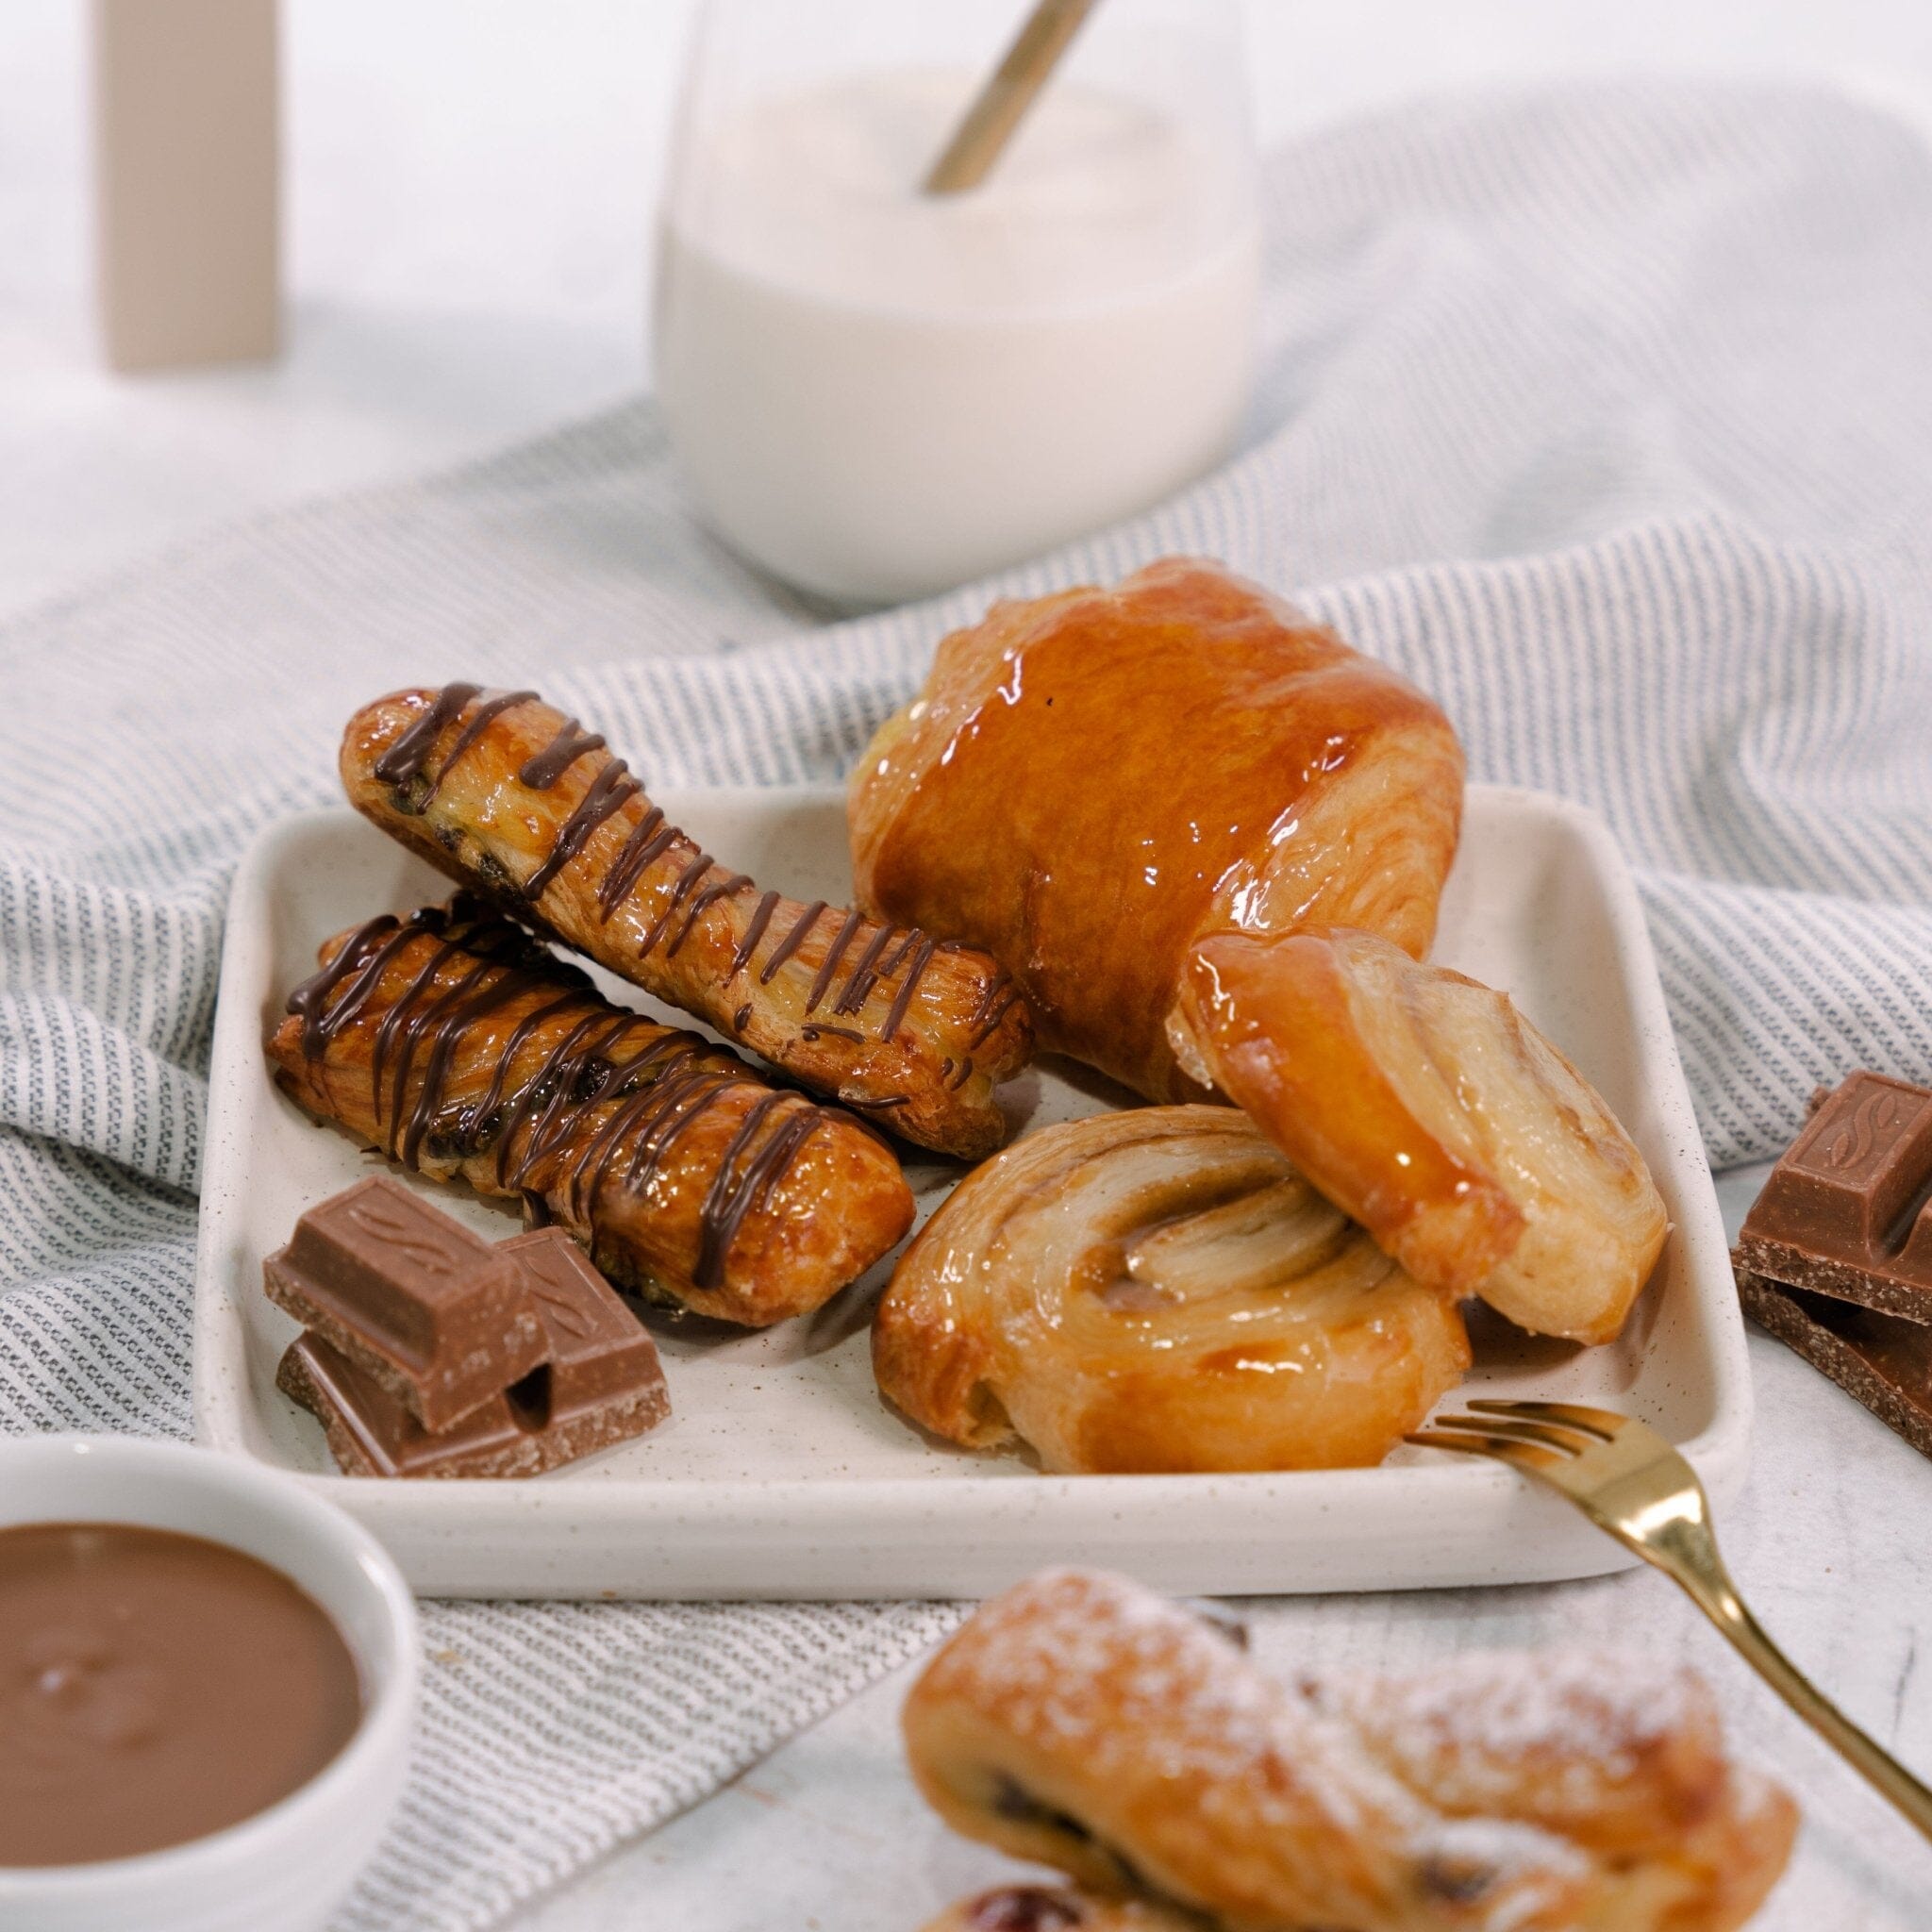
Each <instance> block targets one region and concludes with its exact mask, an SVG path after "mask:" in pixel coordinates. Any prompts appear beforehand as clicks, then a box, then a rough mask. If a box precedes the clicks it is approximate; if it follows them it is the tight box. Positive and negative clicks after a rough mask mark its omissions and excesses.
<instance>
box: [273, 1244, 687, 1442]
mask: <svg viewBox="0 0 1932 1932" xmlns="http://www.w3.org/2000/svg"><path fill="white" fill-rule="evenodd" d="M495 1253H496V1255H497V1257H500V1259H501V1260H502V1263H503V1265H504V1267H505V1269H506V1270H507V1271H508V1274H510V1275H511V1277H512V1278H513V1279H514V1281H515V1283H516V1286H517V1291H518V1293H519V1295H520V1296H521V1297H523V1298H525V1306H526V1307H529V1308H531V1309H532V1310H534V1315H533V1319H535V1320H537V1321H539V1322H540V1323H541V1328H542V1333H543V1340H544V1352H545V1355H546V1357H547V1360H546V1362H545V1364H544V1366H542V1367H541V1368H539V1369H537V1370H535V1371H534V1372H533V1373H531V1374H527V1375H525V1376H522V1377H521V1378H519V1379H518V1380H517V1381H515V1382H514V1383H513V1384H510V1385H508V1386H504V1385H502V1384H499V1385H498V1387H497V1389H496V1390H495V1391H493V1392H492V1393H491V1396H490V1398H489V1399H488V1400H487V1401H485V1402H484V1403H482V1404H481V1405H479V1406H478V1407H475V1408H474V1409H473V1410H471V1411H470V1413H468V1414H467V1415H465V1416H464V1417H462V1418H461V1420H460V1421H458V1422H457V1423H456V1424H453V1425H451V1426H450V1427H447V1428H443V1429H439V1430H433V1431H432V1430H429V1429H425V1427H424V1426H423V1424H421V1423H420V1422H419V1421H418V1420H417V1419H416V1418H415V1417H414V1416H412V1415H411V1414H410V1413H409V1412H408V1410H407V1409H406V1408H405V1407H403V1406H402V1404H401V1403H399V1402H397V1401H396V1400H395V1399H394V1398H393V1396H391V1394H390V1393H389V1391H387V1390H386V1389H384V1388H383V1387H382V1386H381V1385H380V1384H379V1383H378V1382H376V1381H375V1379H374V1378H373V1377H372V1376H370V1375H368V1374H365V1373H363V1371H362V1370H361V1368H359V1367H358V1365H357V1363H355V1362H353V1361H351V1360H350V1359H349V1358H348V1357H346V1356H344V1355H343V1354H341V1352H340V1351H339V1350H337V1349H335V1348H332V1347H331V1346H330V1345H329V1343H328V1342H327V1341H325V1340H323V1339H322V1338H321V1337H320V1336H317V1335H312V1334H311V1335H304V1336H302V1337H301V1338H299V1339H298V1340H297V1341H294V1342H293V1343H291V1346H290V1348H289V1350H288V1352H287V1354H286V1355H284V1356H283V1357H282V1363H281V1368H280V1371H279V1373H278V1374H277V1375H276V1378H275V1379H276V1380H277V1382H278V1383H279V1384H280V1386H281V1388H282V1390H283V1392H284V1393H286V1394H287V1395H289V1396H290V1397H291V1399H292V1400H294V1401H295V1402H298V1403H300V1404H301V1406H302V1407H304V1408H306V1409H308V1410H309V1411H310V1413H311V1414H313V1415H314V1416H315V1417H316V1419H317V1420H318V1421H319V1422H320V1423H321V1424H322V1425H323V1430H324V1432H325V1435H326V1436H327V1438H328V1445H329V1451H330V1454H331V1455H333V1456H334V1457H335V1459H336V1463H337V1466H338V1467H339V1468H341V1470H342V1471H343V1472H344V1473H345V1474H349V1475H362V1476H419V1477H420V1476H444V1477H447V1476H499V1477H500V1476H529V1475H541V1474H543V1472H544V1471H546V1470H550V1469H555V1468H557V1467H558V1465H560V1464H562V1463H565V1462H571V1461H575V1459H576V1458H577V1457H582V1456H589V1455H591V1454H592V1453H594V1452H595V1451H597V1450H599V1449H607V1448H609V1447H610V1446H612V1445H613V1444H615V1443H618V1442H623V1441H630V1440H631V1439H632V1438H634V1437H637V1436H641V1435H643V1434H644V1433H645V1432H646V1431H647V1430H650V1429H653V1428H655V1427H656V1426H657V1425H658V1424H659V1423H660V1422H662V1421H663V1420H664V1418H665V1417H666V1416H667V1415H669V1414H670V1412H671V1400H670V1397H669V1395H668V1394H667V1392H666V1391H665V1387H664V1372H663V1369H662V1366H661V1365H660V1364H659V1362H658V1348H657V1344H656V1343H655V1342H654V1341H652V1340H651V1338H650V1336H649V1334H647V1333H646V1332H645V1330H644V1329H643V1328H642V1327H641V1325H640V1324H639V1323H638V1321H637V1319H636V1317H635V1316H633V1315H632V1314H631V1312H630V1310H629V1309H627V1308H626V1307H625V1306H624V1304H623V1303H622V1302H620V1301H619V1300H618V1298H617V1296H616V1295H615V1294H614V1293H612V1291H611V1290H610V1288H609V1285H608V1283H607V1282H606V1281H605V1280H604V1278H603V1276H602V1275H600V1274H598V1273H597V1271H596V1270H595V1269H594V1268H592V1267H591V1264H590V1263H589V1262H588V1261H587V1260H585V1259H584V1257H583V1256H582V1254H581V1253H579V1251H578V1249H577V1247H576V1244H575V1242H574V1241H571V1239H570V1237H569V1236H568V1235H566V1234H564V1233H563V1232H562V1231H561V1230H560V1229H558V1228H544V1229H541V1230H539V1231H538V1232H536V1233H533V1234H525V1235H519V1236H517V1237H516V1238H515V1239H514V1240H512V1241H503V1242H501V1243H499V1244H498V1246H497V1248H496V1250H495Z"/></svg>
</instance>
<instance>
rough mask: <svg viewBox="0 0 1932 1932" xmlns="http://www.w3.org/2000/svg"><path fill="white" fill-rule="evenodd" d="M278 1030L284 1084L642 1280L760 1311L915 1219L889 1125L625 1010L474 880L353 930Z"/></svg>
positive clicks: (722, 1311) (755, 1314)
mask: <svg viewBox="0 0 1932 1932" xmlns="http://www.w3.org/2000/svg"><path fill="white" fill-rule="evenodd" d="M322 961H323V964H322V970H321V971H320V972H319V973H317V974H315V976H314V977H313V978H311V979H308V980H306V981H304V983H303V984H302V985H301V986H299V987H297V988H296V989H295V991H293V992H292V993H291V995H290V998H289V1017H288V1018H287V1019H285V1020H284V1021H283V1022H282V1023H281V1024H280V1025H278V1026H277V1027H276V1028H275V1033H274V1034H273V1036H272V1037H271V1038H270V1040H269V1041H268V1055H269V1058H270V1059H271V1060H272V1061H273V1062H274V1063H275V1067H276V1068H277V1070H278V1076H279V1079H280V1082H281V1084H282V1086H283V1088H284V1089H285V1090H286V1091H288V1092H289V1093H290V1094H291V1096H292V1097H293V1098H294V1100H295V1101H296V1102H297V1103H298V1104H299V1105H300V1106H302V1107H304V1108H307V1109H308V1111H309V1112H310V1113H312V1114H315V1115H318V1116H319V1117H321V1118H322V1119H324V1120H328V1121H333V1122H335V1123H337V1124H339V1125H341V1126H344V1127H346V1128H348V1129H349V1130H350V1131H351V1132H352V1133H354V1134H356V1135H357V1136H358V1138H360V1139H362V1140H364V1141H369V1142H372V1143H373V1144H375V1146H377V1147H379V1148H380V1149H381V1150H382V1151H383V1152H384V1153H385V1154H387V1155H389V1156H390V1157H391V1158H392V1159H396V1160H399V1161H401V1162H402V1163H403V1165H404V1166H406V1167H408V1168H412V1169H414V1170H415V1171H416V1172H418V1173H420V1174H426V1175H428V1176H429V1177H431V1178H432V1179H436V1180H453V1179H458V1178H460V1179H462V1180H466V1181H468V1182H469V1183H470V1185H471V1186H472V1187H473V1188H475V1191H477V1192H478V1193H479V1194H493V1195H500V1196H506V1197H508V1198H510V1199H512V1200H521V1201H522V1202H523V1203H524V1204H525V1208H526V1210H528V1212H529V1213H530V1215H531V1218H532V1219H534V1220H536V1221H538V1222H539V1223H545V1222H555V1223H557V1224H559V1225H561V1226H562V1227H563V1228H565V1229H566V1230H567V1231H568V1232H569V1233H570V1234H571V1235H573V1236H574V1237H575V1239H576V1240H577V1241H580V1242H581V1243H582V1244H583V1245H584V1246H585V1247H586V1248H588V1249H589V1250H590V1253H591V1259H592V1260H594V1261H595V1262H596V1264H597V1266H598V1267H599V1268H601V1269H602V1270H603V1271H604V1273H605V1274H608V1275H609V1276H610V1278H611V1279H612V1280H614V1281H616V1282H617V1283H618V1284H619V1285H620V1286H623V1287H625V1288H629V1289H631V1290H633V1291H637V1292H639V1293H641V1294H644V1295H647V1296H650V1297H652V1298H654V1299H661V1300H670V1301H673V1302H676V1303H678V1304H681V1305H682V1306H684V1307H690V1308H695V1309H697V1310H698V1311H699V1312H701V1313H703V1314H707V1315H717V1316H721V1317H723V1318H724V1320H726V1321H731V1322H743V1323H746V1324H752V1325H754V1326H763V1325H764V1324H767V1323H771V1322H778V1321H782V1320H784V1319H785V1317H787V1316H788V1315H800V1314H806V1313H808V1312H809V1311H810V1310H811V1309H813V1308H816V1307H820V1306H821V1305H822V1304H823V1303H824V1301H825V1300H826V1299H827V1298H828V1297H829V1296H830V1295H832V1294H833V1293H834V1292H835V1291H838V1290H839V1289H841V1288H842V1287H844V1286H845V1284H846V1283H847V1282H850V1281H852V1280H855V1279H856V1278H857V1277H858V1275H860V1274H863V1273H864V1272H865V1270H866V1269H867V1268H868V1267H870V1266H871V1265H872V1263H873V1262H874V1261H875V1260H877V1259H878V1257H880V1256H881V1255H883V1254H885V1253H886V1252H887V1251H888V1250H889V1249H890V1248H891V1246H892V1244H893V1243H894V1242H895V1241H898V1240H899V1238H900V1237H901V1236H902V1235H903V1234H904V1233H905V1232H906V1230H907V1228H908V1226H909V1225H910V1224H911V1222H912V1211H913V1208H912V1194H911V1191H910V1189H908V1186H907V1185H906V1177H905V1175H904V1174H902V1173H901V1172H900V1170H899V1163H898V1162H897V1160H895V1159H894V1158H892V1154H891V1150H890V1149H889V1148H888V1147H887V1146H886V1145H885V1144H884V1142H883V1141H880V1140H879V1138H878V1136H877V1135H875V1134H874V1133H873V1132H872V1131H871V1130H870V1129H869V1128H867V1127H866V1126H864V1125H863V1124H861V1123H860V1122H858V1120H856V1119H854V1118H853V1117H852V1116H851V1115H849V1114H841V1113H839V1112H837V1111H836V1110H834V1109H832V1108H823V1107H819V1106H816V1105H814V1104H813V1103H812V1102H811V1101H809V1100H808V1099H807V1098H806V1097H805V1095H803V1094H802V1093H795V1092H784V1091H776V1090H774V1089H773V1088H770V1087H767V1086H766V1085H765V1084H764V1082H763V1081H761V1080H759V1079H758V1077H757V1075H755V1074H753V1073H752V1072H751V1070H750V1069H749V1068H748V1067H746V1066H745V1064H744V1063H743V1061H741V1059H739V1058H738V1057H737V1056H736V1055H735V1054H733V1053H731V1052H730V1051H729V1050H728V1049H726V1048H724V1047H721V1046H718V1045H715V1044H714V1043H712V1042H711V1041H708V1040H705V1039H703V1038H701V1037H700V1036H699V1035H698V1034H695V1033H689V1032H684V1031H681V1030H678V1029H675V1028H673V1027H669V1026H660V1025H658V1024H656V1023H655V1022H653V1021H650V1020H646V1019H644V1018H643V1017H642V1016H641V1014H637V1013H630V1012H625V1010H623V1009H622V1008H618V1007H613V1006H611V1005H610V1004H609V1002H608V1001H607V1000H606V999H604V998H603V996H602V995H601V994H600V993H598V992H597V991H596V990H595V988H594V987H592V986H591V982H590V980H589V979H588V978H587V977H586V976H585V974H582V973H580V972H578V971H577V970H576V969H575V967H571V966H565V965H563V964H561V963H560V962H559V961H558V960H556V959H554V958H551V956H550V955H549V954H548V953H547V952H546V951H545V950H544V949H543V948H542V947H541V945H539V944H538V943H537V942H536V941H534V940H532V939H531V938H530V936H529V935H528V934H527V933H525V932H524V931H523V930H522V929H521V928H519V927H517V926H513V925H511V924H508V922H506V921H504V920H501V919H499V918H497V917H496V916H495V915H494V914H492V913H489V912H486V911H484V910H483V909H482V908H480V907H475V906H473V905H470V904H467V903H466V902H465V900H464V899H463V897H462V895H460V894H459V895H458V899H457V900H456V901H455V902H453V903H452V905H451V907H450V908H447V909H444V908H438V907H425V908H423V909H422V910H421V911H418V912H415V913H412V914H411V915H410V916H409V917H408V919H404V920H397V919H393V918H389V917H384V918H380V919H372V920H370V921H369V922H368V923H367V924H363V925H359V926H357V927H356V928H355V929H354V930H352V931H350V932H346V933H342V934H340V935H338V936H337V937H336V938H335V939H333V940H331V941H328V943H327V944H326V945H325V946H324V947H323V949H322Z"/></svg>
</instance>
